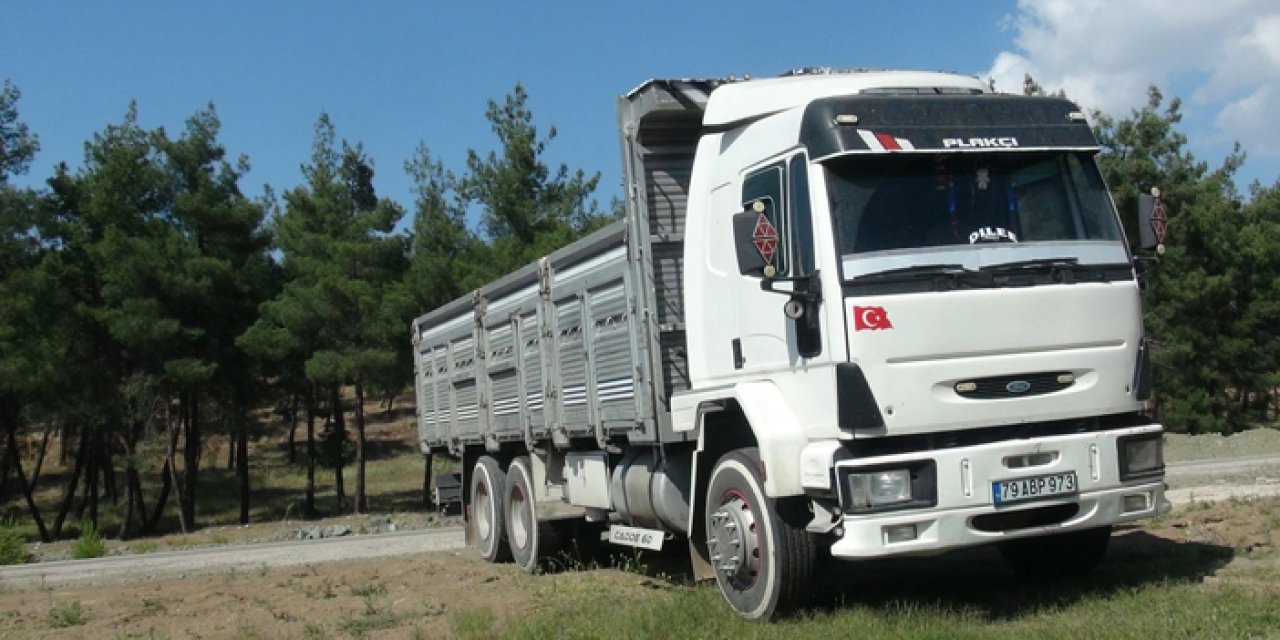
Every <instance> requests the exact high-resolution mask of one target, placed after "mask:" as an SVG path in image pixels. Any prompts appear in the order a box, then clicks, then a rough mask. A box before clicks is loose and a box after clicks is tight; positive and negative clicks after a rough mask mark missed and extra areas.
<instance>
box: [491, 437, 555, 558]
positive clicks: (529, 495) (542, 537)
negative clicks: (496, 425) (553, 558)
mask: <svg viewBox="0 0 1280 640" xmlns="http://www.w3.org/2000/svg"><path fill="white" fill-rule="evenodd" d="M530 469H531V466H530V463H529V457H528V456H520V457H519V458H516V459H515V460H512V461H511V466H509V467H508V468H507V488H506V492H505V493H504V495H503V498H504V502H505V503H506V518H505V519H506V524H507V542H508V543H510V545H511V556H512V557H513V558H514V559H515V562H516V564H517V565H520V568H521V569H524V571H525V573H534V572H536V571H537V570H538V568H539V567H541V566H542V561H543V560H544V559H545V558H547V557H548V556H549V555H550V553H551V551H552V548H553V546H554V538H555V535H554V531H553V530H552V528H551V526H550V524H549V523H547V522H539V521H538V510H537V506H536V504H535V502H534V495H533V491H532V487H533V473H531V472H530Z"/></svg>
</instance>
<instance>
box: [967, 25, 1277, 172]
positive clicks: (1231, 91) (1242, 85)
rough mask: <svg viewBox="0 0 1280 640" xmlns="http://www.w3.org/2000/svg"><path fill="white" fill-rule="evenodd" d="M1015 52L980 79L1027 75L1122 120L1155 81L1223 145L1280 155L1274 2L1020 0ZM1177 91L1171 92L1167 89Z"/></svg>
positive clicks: (1013, 88) (1004, 84) (1009, 87)
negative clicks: (1271, 117)
mask: <svg viewBox="0 0 1280 640" xmlns="http://www.w3.org/2000/svg"><path fill="white" fill-rule="evenodd" d="M1005 24H1006V28H1008V29H1010V30H1011V31H1012V32H1013V50H1012V51H1003V52H1001V53H1000V54H999V55H997V56H996V58H995V60H994V61H993V62H992V65H991V69H990V70H989V71H988V72H987V75H988V76H990V77H991V78H993V79H994V80H995V82H996V87H997V88H998V89H999V90H1001V91H1010V92H1017V91H1020V90H1021V89H1022V79H1023V76H1024V75H1025V74H1030V75H1031V76H1032V77H1033V78H1035V79H1036V81H1037V82H1039V83H1040V85H1041V86H1043V87H1045V88H1046V89H1049V90H1051V91H1052V90H1057V89H1063V90H1065V91H1066V93H1067V95H1068V96H1069V97H1071V98H1072V99H1073V100H1075V101H1077V102H1079V103H1080V104H1081V105H1083V106H1085V107H1086V108H1097V109H1101V110H1102V111H1105V112H1107V113H1111V114H1113V115H1118V116H1123V115H1127V114H1128V113H1129V110H1130V109H1132V108H1134V107H1137V106H1140V105H1141V104H1142V103H1143V102H1145V100H1146V88H1147V87H1148V86H1149V85H1151V84H1155V85H1157V86H1160V87H1161V88H1162V89H1164V90H1165V93H1166V95H1169V94H1171V93H1173V92H1174V90H1175V89H1176V90H1177V91H1178V92H1180V93H1183V94H1184V95H1185V97H1189V98H1190V104H1189V109H1188V110H1186V111H1184V113H1187V114H1188V115H1189V116H1190V115H1191V112H1192V111H1194V112H1196V113H1200V114H1203V116H1204V121H1205V123H1206V124H1205V125H1204V126H1205V127H1206V128H1207V127H1214V128H1215V130H1214V131H1212V132H1211V135H1213V136H1214V137H1216V138H1219V139H1223V140H1231V139H1238V140H1240V141H1241V142H1242V143H1244V145H1245V148H1246V149H1247V150H1248V151H1250V152H1251V153H1254V154H1258V155H1280V127H1268V126H1266V122H1265V120H1266V117H1267V114H1269V113H1280V110H1278V109H1280V4H1278V3H1277V2H1275V0H1212V1H1208V2H1206V1H1205V0H1111V1H1109V2H1108V1H1104V0H1019V2H1018V9H1017V14H1016V15H1014V16H1011V17H1009V19H1008V20H1007V21H1006V23H1005ZM1175 84H1176V85H1177V87H1175V86H1174V85H1175Z"/></svg>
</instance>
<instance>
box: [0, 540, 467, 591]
mask: <svg viewBox="0 0 1280 640" xmlns="http://www.w3.org/2000/svg"><path fill="white" fill-rule="evenodd" d="M462 546H463V541H462V528H461V527H449V528H444V529H425V530H421V531H402V532H397V533H384V534H377V535H363V536H350V537H344V538H328V539H323V540H307V541H297V542H271V543H265V544H247V545H236V546H228V547H222V548H218V549H195V550H191V551H165V552H159V553H145V554H139V555H128V556H115V557H109V558H94V559H92V560H62V561H58V562H40V563H36V564H26V565H17V566H10V567H0V585H3V586H6V587H54V586H63V585H71V584H106V583H110V582H119V581H122V580H153V579H157V578H175V577H184V576H188V575H199V574H209V573H226V572H232V571H245V572H249V571H257V570H261V569H263V568H264V567H284V566H292V565H311V564H321V563H326V562H335V561H339V560H360V559H371V558H385V557H389V556H405V555H411V554H415V553H422V552H424V551H447V550H450V549H461V548H462Z"/></svg>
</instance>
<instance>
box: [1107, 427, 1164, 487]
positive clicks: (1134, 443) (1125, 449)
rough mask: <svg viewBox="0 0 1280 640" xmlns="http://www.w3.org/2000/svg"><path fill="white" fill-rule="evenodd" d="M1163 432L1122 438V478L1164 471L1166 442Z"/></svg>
mask: <svg viewBox="0 0 1280 640" xmlns="http://www.w3.org/2000/svg"><path fill="white" fill-rule="evenodd" d="M1163 440H1164V439H1163V436H1162V435H1161V434H1155V435H1141V436H1136V437H1129V438H1121V439H1120V440H1119V442H1118V444H1119V448H1120V456H1119V457H1120V479H1121V480H1128V479H1130V478H1137V477H1141V476H1148V475H1155V474H1158V473H1160V472H1161V471H1164V447H1163V445H1164V442H1163Z"/></svg>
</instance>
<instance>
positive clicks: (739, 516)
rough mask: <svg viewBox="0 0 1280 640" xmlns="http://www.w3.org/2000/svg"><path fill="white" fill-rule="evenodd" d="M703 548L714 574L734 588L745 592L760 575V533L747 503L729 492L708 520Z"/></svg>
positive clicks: (742, 498) (738, 494)
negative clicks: (705, 541)
mask: <svg viewBox="0 0 1280 640" xmlns="http://www.w3.org/2000/svg"><path fill="white" fill-rule="evenodd" d="M708 520H709V522H708V523H707V524H708V527H707V529H708V531H707V549H708V550H709V551H710V552H711V565H712V566H713V567H715V570H716V575H718V576H720V577H721V578H723V579H724V580H725V581H726V582H728V583H729V584H731V585H733V586H734V587H736V588H738V589H749V588H751V586H752V585H753V584H755V581H756V577H757V576H758V575H760V533H759V529H758V527H757V526H756V516H755V513H754V512H752V510H751V503H750V502H747V499H746V498H745V497H743V495H742V494H741V493H740V492H738V491H736V490H731V491H728V492H726V493H725V495H724V496H723V497H721V499H720V507H719V508H718V509H716V510H715V511H713V512H712V513H711V516H710V517H709V518H708Z"/></svg>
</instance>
